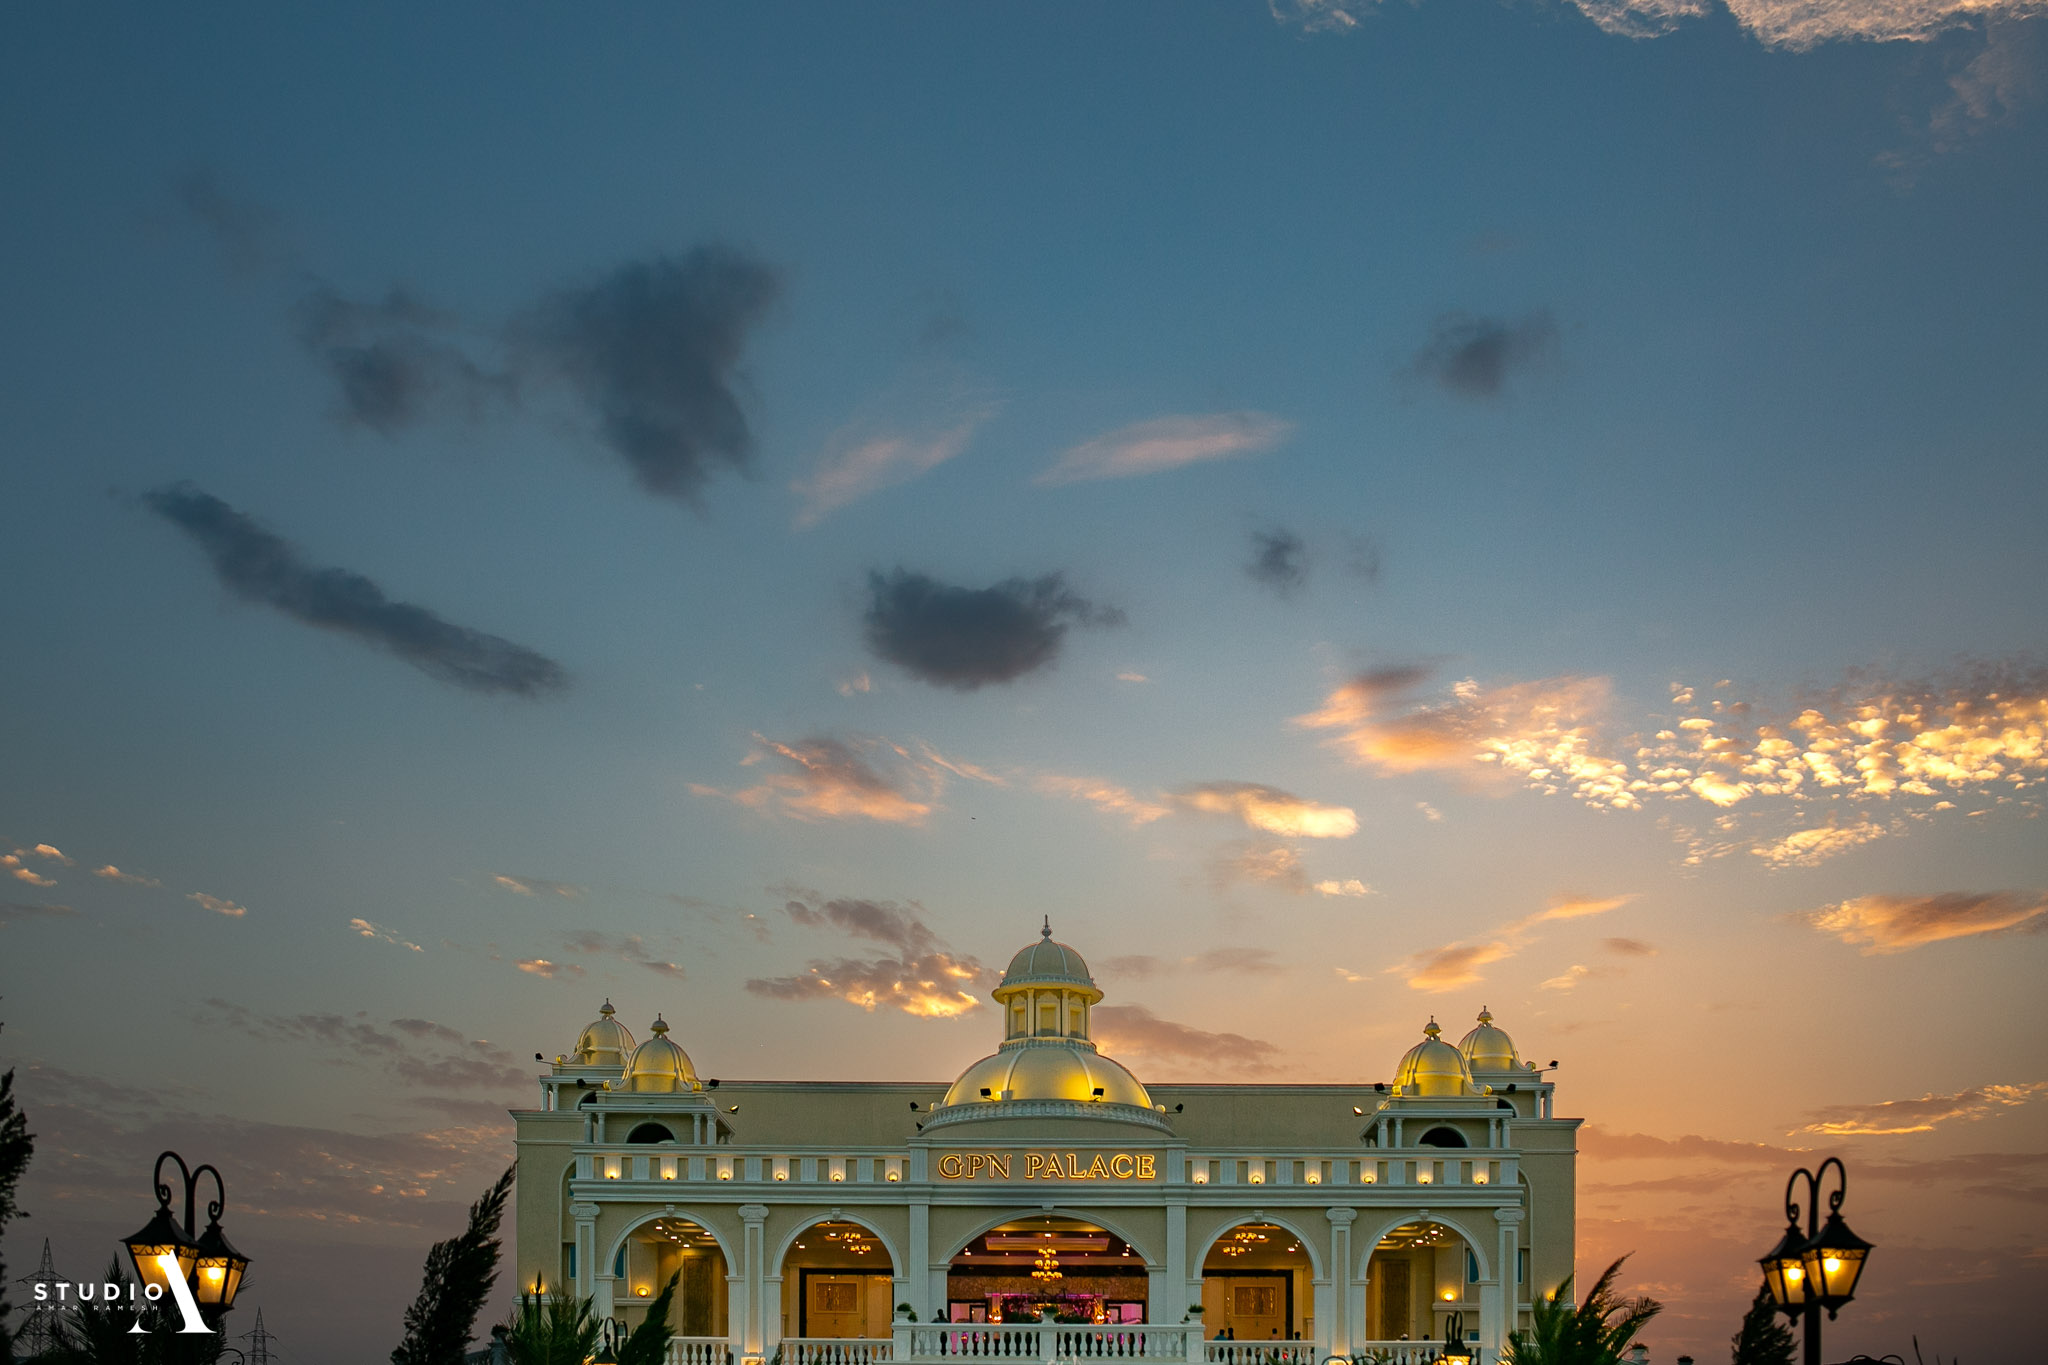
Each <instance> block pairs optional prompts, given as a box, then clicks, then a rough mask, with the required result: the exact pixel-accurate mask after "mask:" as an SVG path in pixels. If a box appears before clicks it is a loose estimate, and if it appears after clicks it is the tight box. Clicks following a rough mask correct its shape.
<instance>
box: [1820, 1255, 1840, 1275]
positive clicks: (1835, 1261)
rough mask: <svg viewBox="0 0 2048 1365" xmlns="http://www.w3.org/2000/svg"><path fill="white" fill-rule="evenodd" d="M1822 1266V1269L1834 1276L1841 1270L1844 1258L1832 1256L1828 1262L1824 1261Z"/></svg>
mask: <svg viewBox="0 0 2048 1365" xmlns="http://www.w3.org/2000/svg"><path fill="white" fill-rule="evenodd" d="M1820 1265H1821V1269H1823V1270H1825V1271H1827V1273H1828V1274H1830V1275H1832V1274H1834V1273H1835V1272H1836V1271H1837V1270H1840V1269H1841V1268H1842V1258H1841V1257H1839V1256H1830V1257H1828V1258H1827V1259H1826V1260H1824V1261H1822V1262H1821V1263H1820Z"/></svg>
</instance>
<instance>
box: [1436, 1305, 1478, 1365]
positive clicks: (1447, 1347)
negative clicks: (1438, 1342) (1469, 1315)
mask: <svg viewBox="0 0 2048 1365" xmlns="http://www.w3.org/2000/svg"><path fill="white" fill-rule="evenodd" d="M1437 1361H1438V1365H1472V1348H1471V1347H1470V1346H1467V1345H1466V1344H1465V1315H1464V1314H1463V1313H1453V1314H1451V1316H1450V1317H1449V1318H1448V1319H1447V1320H1446V1321H1445V1322H1444V1349H1443V1350H1442V1351H1441V1352H1440V1353H1438V1355H1437Z"/></svg>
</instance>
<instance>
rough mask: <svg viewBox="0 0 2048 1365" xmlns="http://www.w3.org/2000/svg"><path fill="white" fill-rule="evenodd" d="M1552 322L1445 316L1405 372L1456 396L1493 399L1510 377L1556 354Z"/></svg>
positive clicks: (1543, 316) (1537, 316) (1540, 315)
mask: <svg viewBox="0 0 2048 1365" xmlns="http://www.w3.org/2000/svg"><path fill="white" fill-rule="evenodd" d="M1557 348H1558V342H1557V324H1556V323H1555V322H1553V321H1551V317H1550V314H1549V313H1547V312H1537V313H1531V314H1530V315H1529V316H1528V317H1526V318H1523V319H1522V320H1521V321H1519V322H1507V321H1503V320H1501V319H1499V318H1478V317H1470V316H1468V315H1466V314H1464V313H1446V314H1444V315H1443V316H1442V317H1440V318H1438V319H1437V320H1436V327H1435V329H1434V330H1433V331H1432V332H1431V333H1430V338H1429V340H1428V341H1427V342H1425V343H1424V344H1423V347H1422V349H1421V350H1419V351H1417V352H1416V353H1415V356H1414V358H1413V359H1412V360H1410V361H1409V369H1410V370H1411V371H1412V372H1413V373H1414V374H1416V375H1418V376H1420V377H1421V378H1423V379H1427V380H1429V381H1430V382H1432V383H1434V384H1436V385H1437V386H1438V387H1440V388H1442V389H1443V390H1445V391H1446V392H1447V393H1450V394H1452V395H1453V396H1455V397H1458V398H1468V399H1474V400H1485V399H1491V398H1498V397H1500V395H1501V392H1502V391H1503V390H1504V389H1505V388H1506V387H1507V382H1508V380H1509V378H1510V377H1512V376H1513V375H1515V374H1517V373H1520V372H1522V371H1525V370H1528V369H1531V368H1534V367H1536V366H1538V365H1541V364H1543V363H1545V362H1547V361H1549V360H1552V359H1554V358H1555V357H1556V355H1557Z"/></svg>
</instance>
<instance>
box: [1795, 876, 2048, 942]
mask: <svg viewBox="0 0 2048 1365" xmlns="http://www.w3.org/2000/svg"><path fill="white" fill-rule="evenodd" d="M2044 915H2048V895H2043V894H2041V893H2039V892H2018V891H1987V892H1974V893H1973V892H1963V891H1949V892H1944V893H1942V894H1940V895H1933V896H1858V897H1856V898H1855V899H1853V900H1846V901H1841V902H1838V903H1836V904H1834V905H1830V906H1827V907H1825V908H1824V909H1820V910H1815V911H1813V912H1812V913H1810V914H1808V915H1807V916H1806V917H1805V918H1806V919H1807V921H1808V922H1809V923H1811V924H1812V925H1813V927H1814V928H1816V929H1818V930H1820V931H1821V932H1822V933H1827V934H1833V935H1835V937H1837V938H1839V939H1841V940H1842V942H1844V943H1860V944H1863V945H1865V946H1864V949H1863V951H1864V952H1865V953H1902V952H1904V951H1906V950H1907V949H1908V948H1918V947H1922V946H1924V945H1926V944H1929V943H1940V942H1941V941H1943V940H1944V939H1951V938H1970V937H1973V936H1975V935H1977V934H1999V933H2007V932H2012V931H2026V932H2033V933H2038V932H2041V931H2043V930H2048V918H2044Z"/></svg>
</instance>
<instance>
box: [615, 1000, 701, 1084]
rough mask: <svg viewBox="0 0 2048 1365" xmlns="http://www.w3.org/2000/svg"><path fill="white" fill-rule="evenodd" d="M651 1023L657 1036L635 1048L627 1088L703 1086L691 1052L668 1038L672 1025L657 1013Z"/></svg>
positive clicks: (627, 1075)
mask: <svg viewBox="0 0 2048 1365" xmlns="http://www.w3.org/2000/svg"><path fill="white" fill-rule="evenodd" d="M650 1027H651V1029H652V1032H653V1034H654V1036H653V1037H651V1038H649V1039H648V1040H647V1041H646V1042H644V1043H642V1044H640V1046H639V1047H637V1048H635V1049H633V1060H632V1061H631V1062H630V1063H628V1064H627V1067H626V1076H625V1086H624V1088H625V1089H627V1090H634V1091H639V1092H641V1093H647V1092H650V1091H651V1092H653V1093H655V1094H672V1093H674V1092H676V1091H679V1090H696V1089H699V1088H700V1087H699V1085H698V1081H697V1068H696V1067H694V1066H691V1065H690V1054H689V1053H687V1052H685V1051H683V1050H682V1049H681V1048H679V1047H677V1046H676V1045H675V1044H674V1043H671V1042H670V1041H669V1040H668V1025H667V1024H665V1023H663V1022H662V1021H661V1017H660V1016H659V1015H656V1016H655V1019H654V1023H653V1024H652V1025H651V1026H650Z"/></svg>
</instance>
